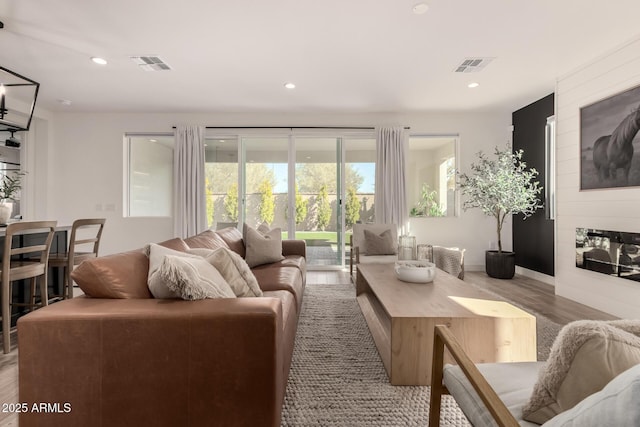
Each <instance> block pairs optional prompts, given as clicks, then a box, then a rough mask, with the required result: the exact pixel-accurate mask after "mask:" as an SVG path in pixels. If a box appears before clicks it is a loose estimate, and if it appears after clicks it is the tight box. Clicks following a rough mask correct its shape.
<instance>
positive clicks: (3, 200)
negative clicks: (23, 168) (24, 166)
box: [0, 172, 24, 225]
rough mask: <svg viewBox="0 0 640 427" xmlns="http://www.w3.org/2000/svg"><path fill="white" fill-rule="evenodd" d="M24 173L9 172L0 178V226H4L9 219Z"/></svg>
mask: <svg viewBox="0 0 640 427" xmlns="http://www.w3.org/2000/svg"><path fill="white" fill-rule="evenodd" d="M23 176H24V172H9V173H6V174H4V175H2V178H0V224H2V225H5V224H7V222H8V221H9V219H10V218H11V212H12V211H13V202H14V201H15V200H16V199H15V198H16V196H17V194H18V192H19V191H20V189H21V188H22V177H23Z"/></svg>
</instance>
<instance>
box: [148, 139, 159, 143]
mask: <svg viewBox="0 0 640 427" xmlns="http://www.w3.org/2000/svg"><path fill="white" fill-rule="evenodd" d="M149 142H158V140H157V139H150V140H149Z"/></svg>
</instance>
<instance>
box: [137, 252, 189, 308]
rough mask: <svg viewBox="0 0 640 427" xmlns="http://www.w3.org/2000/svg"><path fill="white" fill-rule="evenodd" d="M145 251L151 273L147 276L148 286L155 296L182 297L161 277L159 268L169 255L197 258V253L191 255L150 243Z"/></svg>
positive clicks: (162, 297) (161, 297) (160, 297)
mask: <svg viewBox="0 0 640 427" xmlns="http://www.w3.org/2000/svg"><path fill="white" fill-rule="evenodd" d="M145 252H146V254H147V256H148V257H149V275H148V276H147V286H149V291H151V295H153V297H154V298H159V299H165V298H180V296H179V295H178V294H176V293H175V292H173V291H172V290H171V289H169V288H168V287H167V284H166V283H165V282H164V280H163V279H162V278H161V277H160V275H159V274H157V273H158V269H159V268H160V266H161V265H162V262H163V261H164V257H165V256H167V255H173V256H181V257H191V258H196V257H197V255H191V254H188V253H186V252H180V251H176V250H173V249H169V248H166V247H164V246H160V245H157V244H155V243H150V244H148V245H147V246H146V247H145Z"/></svg>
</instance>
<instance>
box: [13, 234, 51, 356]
mask: <svg viewBox="0 0 640 427" xmlns="http://www.w3.org/2000/svg"><path fill="white" fill-rule="evenodd" d="M55 227H56V221H26V222H15V223H12V224H9V225H8V226H7V229H6V234H5V238H4V253H3V255H2V273H1V274H2V345H3V348H4V353H5V354H7V353H9V350H11V342H10V340H9V334H10V332H11V306H12V305H15V306H29V307H30V309H31V310H33V309H34V308H35V307H36V303H35V301H36V295H35V294H36V281H37V278H38V277H40V304H39V305H40V306H45V305H48V303H49V302H48V299H47V270H48V268H47V263H48V261H49V250H50V249H51V241H52V240H53V233H54V231H55ZM35 233H41V234H43V233H47V237H46V240H45V242H44V243H42V242H41V240H33V243H31V242H30V241H29V240H31V237H32V236H31V235H33V234H35ZM14 237H16V238H15V239H14ZM26 254H30V255H31V257H30V258H28V259H27V258H24V257H22V256H21V257H19V258H18V259H16V258H15V257H14V259H11V258H12V256H14V255H26ZM38 254H39V258H38ZM24 279H31V281H30V282H31V295H30V296H29V302H28V303H15V304H14V303H13V301H12V298H13V295H12V294H13V282H14V281H16V280H24Z"/></svg>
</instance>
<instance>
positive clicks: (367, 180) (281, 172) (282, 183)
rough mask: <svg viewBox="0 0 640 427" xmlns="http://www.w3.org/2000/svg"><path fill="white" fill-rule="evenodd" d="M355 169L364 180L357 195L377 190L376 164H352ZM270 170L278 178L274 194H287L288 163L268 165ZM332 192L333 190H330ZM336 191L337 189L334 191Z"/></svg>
mask: <svg viewBox="0 0 640 427" xmlns="http://www.w3.org/2000/svg"><path fill="white" fill-rule="evenodd" d="M350 164H351V165H352V166H353V168H354V169H355V170H356V171H357V172H358V173H359V174H360V176H362V177H363V178H364V180H363V181H362V185H360V188H358V189H356V192H357V193H373V192H374V190H375V180H376V177H375V175H374V174H375V164H374V163H350ZM266 166H267V167H268V168H269V169H272V170H273V172H274V174H275V176H276V185H275V187H274V188H273V192H274V193H286V192H287V173H288V172H287V169H288V166H287V164H286V163H266ZM330 191H331V189H330ZM334 191H335V189H334Z"/></svg>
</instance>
